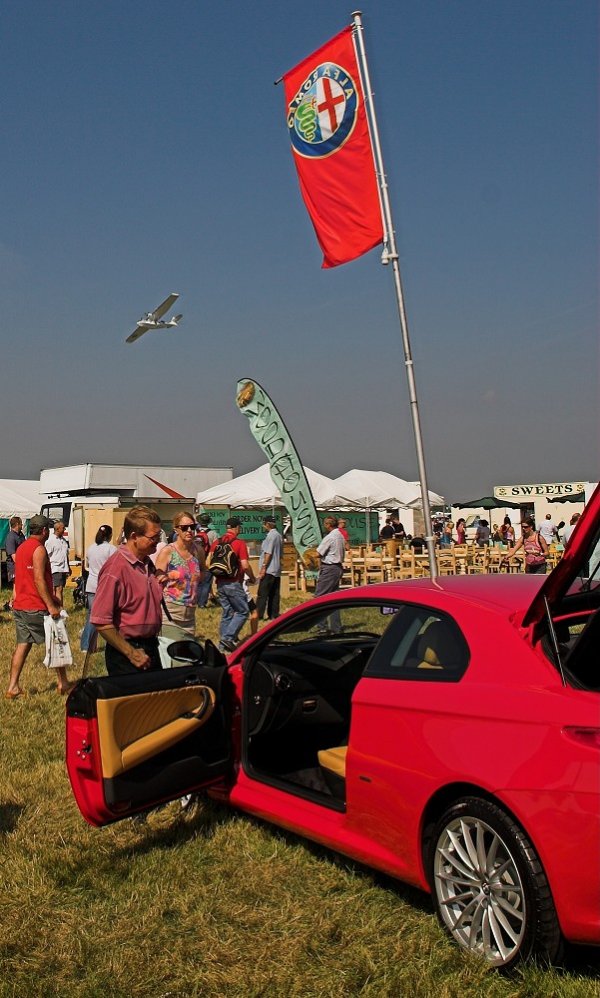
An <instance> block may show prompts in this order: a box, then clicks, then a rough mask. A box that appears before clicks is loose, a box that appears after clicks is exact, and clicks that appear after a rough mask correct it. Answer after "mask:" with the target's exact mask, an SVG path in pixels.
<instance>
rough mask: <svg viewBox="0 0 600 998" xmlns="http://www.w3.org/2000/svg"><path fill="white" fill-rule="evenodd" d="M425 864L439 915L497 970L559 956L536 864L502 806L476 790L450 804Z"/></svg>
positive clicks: (548, 896) (551, 910)
mask: <svg viewBox="0 0 600 998" xmlns="http://www.w3.org/2000/svg"><path fill="white" fill-rule="evenodd" d="M428 866H429V869H428V873H429V878H430V884H431V888H432V894H433V898H434V903H435V908H436V912H437V915H438V918H439V919H440V922H441V923H442V925H443V927H444V928H445V929H446V931H447V932H448V933H449V935H450V936H451V938H452V939H453V940H454V941H455V942H457V943H458V944H459V945H460V946H462V947H463V948H464V949H467V950H469V951H470V952H472V953H475V954H476V955H478V956H480V957H482V958H483V959H484V960H486V961H487V962H488V963H490V964H491V965H492V966H494V967H498V968H501V969H503V970H509V969H511V968H512V967H514V966H516V964H518V963H519V962H520V961H522V960H526V959H528V958H529V957H536V958H537V959H539V960H540V961H542V962H545V963H553V962H556V961H557V960H558V959H559V958H560V954H561V950H562V936H561V932H560V927H559V924H558V918H557V915H556V909H555V907H554V901H553V900H552V893H551V891H550V887H549V884H548V881H547V879H546V875H545V873H544V870H543V867H542V864H541V862H540V860H539V857H538V855H537V853H536V851H535V849H534V848H533V846H532V844H531V842H530V841H529V839H528V838H527V836H526V835H525V833H524V832H523V830H522V828H521V827H520V826H519V825H518V824H517V823H516V822H515V821H514V820H513V818H511V817H510V815H508V814H507V813H506V812H505V811H503V810H502V808H500V807H498V806H497V805H496V804H493V803H492V802H491V801H488V800H485V799H483V798H479V797H466V798H464V799H462V800H459V801H457V802H456V803H455V804H453V805H452V807H450V808H448V810H447V811H445V812H444V814H443V815H442V816H441V817H440V819H439V820H438V821H437V823H436V825H435V828H434V832H433V836H432V839H431V848H430V853H429V864H428Z"/></svg>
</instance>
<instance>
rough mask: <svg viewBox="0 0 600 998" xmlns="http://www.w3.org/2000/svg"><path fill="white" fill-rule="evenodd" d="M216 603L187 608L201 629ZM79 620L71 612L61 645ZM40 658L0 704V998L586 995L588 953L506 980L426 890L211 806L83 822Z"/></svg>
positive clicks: (9, 643) (4, 643) (2, 629)
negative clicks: (444, 917)
mask: <svg viewBox="0 0 600 998" xmlns="http://www.w3.org/2000/svg"><path fill="white" fill-rule="evenodd" d="M7 596H8V593H7V591H6V590H5V591H3V592H2V593H1V595H0V602H1V603H4V600H5V599H6V598H7ZM70 601H71V594H70V592H68V594H67V609H69V607H70ZM218 615H219V611H218V610H209V611H204V612H202V614H200V613H199V617H198V619H199V621H200V622H201V623H200V625H199V626H200V627H201V628H202V630H203V631H204V633H205V634H206V636H212V637H213V638H214V637H215V636H216V632H217V624H218ZM1 618H2V622H1V623H0V662H1V664H2V671H3V674H4V677H7V676H8V668H9V662H10V656H11V654H12V649H13V647H14V628H13V625H12V621H11V618H10V615H9V614H2V615H1ZM83 619H84V616H83V611H73V612H72V614H71V617H70V618H69V628H70V633H71V639H72V645H73V647H74V648H75V649H76V648H77V647H78V640H77V638H78V633H79V630H80V628H81V627H82V625H83ZM41 658H42V655H41V654H40V649H34V650H33V651H32V652H31V655H30V660H29V661H28V663H27V665H26V667H25V670H24V673H23V686H24V688H25V689H26V690H28V692H29V696H28V697H27V698H26V699H22V700H18V701H15V702H7V701H5V700H4V699H2V700H1V701H0V739H1V745H2V755H1V760H2V762H1V767H0V849H1V857H2V862H1V866H0V905H1V908H0V911H1V915H0V998H8V996H13V998H14V996H18V998H21V996H23V998H25V996H44V998H52V996H67V995H68V996H75V998H95V996H98V998H99V996H110V998H113V996H114V998H133V996H135V998H138V996H140V998H142V996H144V998H145V996H148V998H162V996H164V998H167V996H169V998H187V996H207V998H211V996H221V995H223V996H249V998H254V996H256V998H258V996H286V998H287V996H332V998H335V996H351V995H361V996H388V995H389V996H410V998H417V996H418V998H421V996H423V998H429V996H436V998H437V996H440V998H451V996H464V995H483V996H488V998H518V996H523V998H525V996H527V998H537V996H541V995H545V996H556V998H575V996H577V998H579V996H592V995H600V987H599V983H598V976H597V974H598V967H599V965H598V962H597V961H598V954H597V952H596V951H589V950H585V949H576V950H573V951H571V952H570V953H569V954H568V962H567V965H566V969H565V970H563V971H557V970H545V969H541V968H537V967H528V968H526V969H525V970H523V971H522V972H520V973H519V974H518V975H517V976H515V977H513V978H511V979H506V978H503V977H501V976H499V975H498V974H496V973H494V972H489V971H487V970H486V968H484V967H483V966H482V965H480V964H479V963H478V962H477V961H474V960H472V959H470V958H468V957H467V956H465V955H463V954H462V953H461V952H459V951H458V950H457V949H456V948H455V947H454V946H453V945H452V944H451V943H449V942H448V941H447V940H446V938H445V936H444V934H443V932H442V931H441V929H440V928H439V926H438V925H437V922H436V920H435V918H434V916H433V913H432V909H431V905H430V902H429V899H428V897H427V896H426V895H423V894H420V893H419V892H417V891H415V890H412V889H410V888H407V887H405V886H403V885H402V884H399V883H396V882H395V881H392V880H390V879H388V878H386V877H383V876H379V875H376V874H373V873H372V872H370V871H368V870H366V869H364V868H363V867H361V866H359V865H358V864H355V863H352V862H350V861H348V860H346V859H344V858H343V857H338V856H336V855H334V854H332V853H329V852H327V851H325V850H323V849H320V848H318V847H316V846H313V845H311V844H310V843H307V842H305V841H303V840H300V839H297V838H295V837H294V836H292V835H288V834H285V833H283V832H281V831H279V830H277V829H276V828H274V827H272V826H269V825H267V824H261V823H259V822H258V821H254V820H252V819H249V818H247V817H245V816H243V815H239V814H236V813H235V812H233V811H230V810H228V809H226V808H224V807H220V806H217V805H215V804H213V803H204V802H203V803H200V804H198V805H195V806H193V807H192V808H191V809H190V810H189V811H186V812H182V811H181V808H180V807H179V804H171V805H168V806H167V807H166V808H164V809H163V810H160V811H156V812H154V813H151V814H150V816H149V818H148V821H147V822H146V823H145V824H138V823H133V822H131V821H124V822H122V823H120V824H117V825H114V826H111V827H110V828H107V829H104V830H95V829H92V828H89V827H88V826H87V825H86V824H85V822H84V821H83V819H82V818H81V817H80V815H79V812H78V811H77V808H76V806H75V803H74V801H73V799H72V796H71V791H70V787H69V783H68V779H67V775H66V772H65V767H64V761H63V757H64V748H63V743H64V700H63V699H62V698H61V697H59V696H58V695H57V694H56V692H55V690H54V684H53V681H52V677H51V676H49V675H48V673H47V672H46V670H45V669H44V668H43V667H42V666H41V664H40V663H41ZM78 661H80V662H81V656H80V655H79V656H78ZM94 671H97V672H101V671H102V656H100V655H98V656H95V665H94ZM80 672H81V666H80V667H79V674H80ZM76 674H77V670H73V675H74V676H75V675H76ZM4 684H5V685H6V680H4Z"/></svg>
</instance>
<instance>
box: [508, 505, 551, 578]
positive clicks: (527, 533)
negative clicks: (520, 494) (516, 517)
mask: <svg viewBox="0 0 600 998" xmlns="http://www.w3.org/2000/svg"><path fill="white" fill-rule="evenodd" d="M519 548H523V551H524V552H525V572H526V574H527V575H545V574H546V558H547V556H548V545H547V544H546V541H545V540H544V538H543V537H542V535H541V534H540V532H539V530H538V531H537V532H536V529H535V520H534V519H533V517H532V516H526V517H524V519H523V520H522V522H521V537H520V538H519V540H518V541H517V543H516V544H515V546H514V547H512V548H510V549H509V550H508V551H507V553H506V559H505V560H507V559H508V558H512V556H513V555H514V553H515V551H518V550H519Z"/></svg>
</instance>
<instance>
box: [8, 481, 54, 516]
mask: <svg viewBox="0 0 600 998" xmlns="http://www.w3.org/2000/svg"><path fill="white" fill-rule="evenodd" d="M45 499H46V497H45V496H42V494H41V492H40V483H39V482H37V481H30V480H29V479H22V478H2V479H0V517H2V519H8V518H10V517H11V516H20V517H22V518H23V519H24V520H28V519H29V517H30V516H33V515H34V513H39V511H40V507H41V505H42V503H43V502H45Z"/></svg>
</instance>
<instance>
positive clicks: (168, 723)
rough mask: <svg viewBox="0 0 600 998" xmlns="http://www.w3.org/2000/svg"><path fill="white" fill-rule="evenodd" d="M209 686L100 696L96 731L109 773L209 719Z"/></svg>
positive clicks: (105, 770)
mask: <svg viewBox="0 0 600 998" xmlns="http://www.w3.org/2000/svg"><path fill="white" fill-rule="evenodd" d="M215 702H216V699H215V694H214V691H213V690H211V689H210V687H209V686H200V685H194V686H185V687H184V688H183V689H176V690H153V691H152V692H151V693H141V694H139V695H138V696H137V697H135V698H134V699H133V700H132V698H131V697H114V698H112V699H110V700H98V701H97V703H96V709H97V716H98V737H99V740H100V750H101V754H102V775H103V777H104V778H105V779H111V778H113V777H115V776H119V775H120V774H121V773H124V772H125V771H126V770H128V769H133V768H134V767H135V766H138V765H139V764H140V763H142V762H146V761H147V760H148V759H152V758H153V757H154V756H156V755H157V754H158V753H159V752H162V751H164V750H165V749H168V748H170V747H171V746H172V745H175V744H177V742H179V741H181V739H182V738H187V736H188V735H191V734H193V733H194V732H195V731H197V730H198V728H199V727H200V726H201V725H202V724H205V723H206V721H208V719H209V717H210V716H211V714H212V712H213V710H214V707H215Z"/></svg>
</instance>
